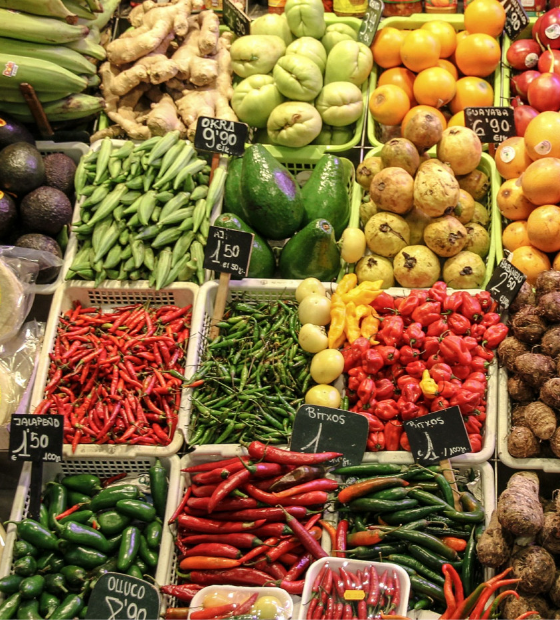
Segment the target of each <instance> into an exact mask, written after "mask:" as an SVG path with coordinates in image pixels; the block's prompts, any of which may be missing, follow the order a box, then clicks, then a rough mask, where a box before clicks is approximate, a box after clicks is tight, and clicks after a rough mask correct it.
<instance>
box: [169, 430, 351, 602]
mask: <svg viewBox="0 0 560 620" xmlns="http://www.w3.org/2000/svg"><path fill="white" fill-rule="evenodd" d="M248 452H249V455H248V456H246V457H237V458H233V459H228V460H224V461H218V462H213V463H205V464H201V465H196V466H194V467H188V468H186V469H184V470H183V471H185V472H187V473H189V474H190V476H191V484H190V485H189V487H188V488H187V490H186V493H185V495H184V497H183V499H182V501H181V503H180V504H179V506H178V508H177V510H176V511H175V514H174V515H173V516H172V517H171V519H170V523H173V522H174V521H177V523H178V534H177V538H176V541H175V544H176V546H177V549H178V552H179V559H178V561H179V568H180V571H179V572H178V573H177V574H178V575H179V577H181V578H183V579H185V580H187V582H188V583H185V584H183V585H178V586H174V585H169V586H163V587H162V588H161V591H162V593H164V594H168V595H170V596H174V597H176V598H177V599H178V600H179V601H182V602H189V601H190V600H191V599H192V597H193V596H194V595H195V594H196V592H197V591H198V590H200V589H201V588H202V587H203V586H208V585H215V584H226V585H236V586H265V585H269V586H274V585H276V586H279V587H281V588H284V589H285V590H286V591H287V592H289V593H290V594H297V595H299V594H301V593H302V591H303V583H304V579H303V577H304V575H305V572H306V570H307V568H308V567H309V566H310V565H311V564H312V563H313V562H314V561H315V560H318V559H320V558H322V557H327V556H328V554H327V553H326V552H325V551H324V550H323V549H322V547H321V545H320V544H319V542H317V541H318V539H319V538H320V537H321V534H322V530H321V528H320V527H318V526H317V525H316V524H317V522H318V521H319V520H320V519H321V512H322V510H323V508H324V505H325V503H326V502H327V501H328V494H329V493H330V492H333V491H335V490H336V489H337V488H338V483H337V482H335V481H334V480H330V479H328V478H325V477H324V470H323V468H320V467H318V465H320V464H321V463H324V462H326V461H329V460H331V459H333V458H337V457H339V456H341V454H340V453H338V452H325V453H321V454H302V453H300V452H289V451H286V450H280V449H278V448H273V447H271V446H266V445H265V444H263V443H261V442H259V441H254V442H253V443H251V444H250V446H249V448H248ZM313 476H314V477H313ZM279 489H281V490H279ZM186 571H189V572H186Z"/></svg>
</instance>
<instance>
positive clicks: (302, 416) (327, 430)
mask: <svg viewBox="0 0 560 620" xmlns="http://www.w3.org/2000/svg"><path fill="white" fill-rule="evenodd" d="M367 436H368V421H367V420H366V418H364V416H362V415H359V414H357V413H352V412H350V411H344V410H343V409H333V408H332V407H319V406H316V405H302V406H301V407H300V408H299V409H298V412H297V413H296V417H295V420H294V430H293V432H292V442H291V444H290V450H295V451H296V452H342V454H343V456H342V457H340V459H336V460H335V462H333V465H334V464H336V465H338V466H339V467H347V466H348V465H359V464H360V463H361V462H362V459H363V457H364V452H365V449H366V441H367Z"/></svg>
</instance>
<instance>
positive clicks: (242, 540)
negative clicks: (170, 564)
mask: <svg viewBox="0 0 560 620" xmlns="http://www.w3.org/2000/svg"><path fill="white" fill-rule="evenodd" d="M181 540H182V541H183V542H184V543H185V544H187V545H198V544H205V543H221V544H224V545H231V546H233V547H236V548H237V549H251V548H252V547H260V546H261V545H262V544H263V542H262V540H261V539H260V538H257V537H256V536H255V535H254V534H249V533H245V532H238V533H233V534H189V535H187V536H184V537H182V538H181Z"/></svg>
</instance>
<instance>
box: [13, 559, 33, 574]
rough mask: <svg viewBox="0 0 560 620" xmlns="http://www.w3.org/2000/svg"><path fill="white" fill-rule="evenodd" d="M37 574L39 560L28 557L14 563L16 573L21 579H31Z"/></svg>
mask: <svg viewBox="0 0 560 620" xmlns="http://www.w3.org/2000/svg"><path fill="white" fill-rule="evenodd" d="M36 572H37V560H36V559H35V558H33V557H31V556H30V555H29V556H26V557H25V558H20V559H19V560H16V561H15V562H14V573H15V574H16V575H19V576H20V577H30V576H31V575H34V574H35V573H36Z"/></svg>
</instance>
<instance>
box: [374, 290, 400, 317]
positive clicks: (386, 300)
mask: <svg viewBox="0 0 560 620" xmlns="http://www.w3.org/2000/svg"><path fill="white" fill-rule="evenodd" d="M369 305H370V306H371V307H372V308H373V309H374V310H376V311H377V312H379V314H387V313H388V312H390V311H391V310H394V309H395V299H394V298H393V296H392V295H389V293H385V292H383V293H380V294H379V295H378V296H377V297H376V298H375V299H374V300H373V301H372V302H371V303H370V304H369Z"/></svg>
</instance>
